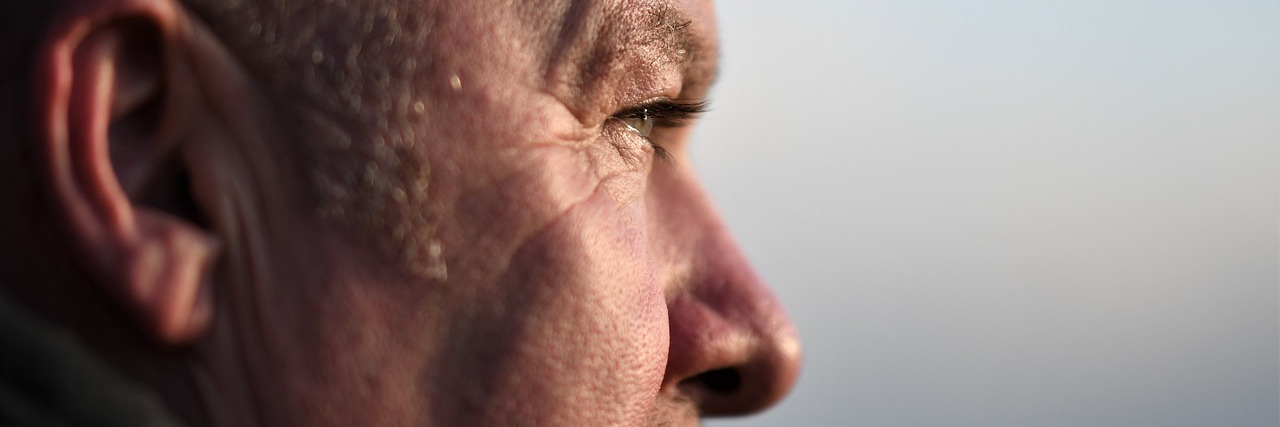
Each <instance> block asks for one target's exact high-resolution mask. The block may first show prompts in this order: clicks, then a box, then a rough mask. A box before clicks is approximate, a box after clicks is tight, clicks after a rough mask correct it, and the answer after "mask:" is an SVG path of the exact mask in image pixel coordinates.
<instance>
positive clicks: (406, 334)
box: [14, 0, 799, 426]
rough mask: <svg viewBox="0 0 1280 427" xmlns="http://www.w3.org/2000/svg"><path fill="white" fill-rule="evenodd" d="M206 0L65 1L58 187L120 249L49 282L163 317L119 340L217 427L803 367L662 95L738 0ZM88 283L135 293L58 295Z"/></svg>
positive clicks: (657, 414) (569, 403)
mask: <svg viewBox="0 0 1280 427" xmlns="http://www.w3.org/2000/svg"><path fill="white" fill-rule="evenodd" d="M194 3H195V4H194V5H193V8H194V10H197V11H198V13H199V15H193V14H191V13H190V12H188V11H187V9H185V8H183V7H181V6H179V5H176V4H174V3H172V2H170V1H168V0H105V1H99V2H71V3H69V4H70V5H71V6H68V10H71V11H70V12H65V13H63V14H62V15H60V16H61V18H60V19H61V21H59V22H61V24H55V25H54V30H53V31H52V32H51V33H52V34H54V35H55V36H54V37H51V39H52V41H50V42H48V43H47V46H50V47H49V48H48V49H47V51H48V52H47V53H46V54H45V55H44V56H42V58H44V59H42V60H41V61H39V63H40V64H43V65H42V66H45V67H46V68H48V69H49V70H53V71H62V70H65V71H66V72H65V73H59V72H52V73H48V74H45V75H46V76H52V77H45V78H44V80H42V84H41V85H39V87H41V88H47V91H44V92H42V91H39V90H38V91H37V95H42V96H44V98H41V99H51V100H53V101H50V102H46V103H40V104H39V106H40V107H39V108H38V109H37V111H38V112H39V118H40V121H39V122H40V123H42V124H44V125H43V126H44V128H43V129H45V130H46V131H45V132H43V133H41V134H40V135H42V138H43V139H41V140H40V143H41V144H44V146H48V147H50V148H49V149H48V152H49V153H50V154H49V155H48V156H46V157H47V158H48V159H52V160H49V161H48V162H46V163H40V164H41V165H45V167H46V168H47V169H48V170H49V172H48V174H49V176H50V177H51V178H50V180H49V181H50V182H52V183H54V184H52V185H50V186H49V188H47V189H42V190H40V191H46V192H48V193H49V197H50V198H51V199H52V200H54V201H55V203H53V206H54V208H55V209H62V210H64V211H68V212H71V214H68V215H65V217H66V218H69V219H64V220H57V221H55V222H56V224H55V226H56V227H55V228H57V229H58V230H59V231H57V233H60V235H62V236H64V237H63V238H62V240H65V241H68V242H71V243H70V244H71V245H78V246H77V247H80V246H83V247H87V248H89V250H84V251H80V252H77V253H82V255H79V257H80V259H82V261H83V262H82V263H81V264H83V265H86V266H89V267H85V268H84V270H85V273H84V274H83V275H82V276H80V277H78V278H77V279H74V280H72V279H67V280H66V282H68V283H66V284H63V285H59V286H61V288H58V287H54V288H49V289H48V290H39V289H34V288H35V287H33V288H32V289H26V290H21V291H19V292H18V293H20V294H22V295H25V296H26V297H24V298H25V299H27V300H30V301H37V302H34V303H32V305H35V306H39V307H43V308H42V309H41V310H42V311H43V312H45V313H46V314H48V315H49V316H50V317H51V318H54V319H57V320H58V321H59V322H61V323H64V324H71V327H72V328H73V329H75V330H77V331H79V333H80V334H81V335H93V334H96V333H97V332H96V331H95V330H94V328H110V329H112V330H117V331H134V330H141V331H142V334H141V335H143V336H146V337H149V338H148V339H146V340H140V339H134V340H131V341H128V342H126V343H119V342H115V341H112V340H110V339H90V341H91V342H90V345H91V346H93V347H94V348H95V349H97V350H98V351H99V352H101V353H103V354H104V355H105V356H104V357H106V358H108V359H109V360H111V361H112V363H114V364H115V365H117V366H119V367H120V369H122V370H124V371H126V372H128V373H130V374H131V375H132V376H134V377H135V378H139V379H140V381H143V382H146V383H148V384H151V385H152V386H154V387H157V388H159V389H161V390H162V395H163V396H165V399H166V400H167V401H168V403H169V404H170V405H171V407H172V408H174V410H175V412H178V413H179V415H180V416H182V417H183V418H184V419H186V420H187V421H188V422H190V423H191V424H192V425H228V424H229V425H628V426H645V425H696V424H697V422H698V421H697V419H698V417H699V416H701V415H722V414H743V413H751V412H755V411H759V410H762V409H764V408H766V407H768V406H769V405H771V404H773V403H774V402H776V401H777V400H779V399H780V398H781V397H782V396H783V395H784V394H785V393H786V392H787V391H788V390H789V388H790V386H791V384H792V383H793V381H794V379H795V376H796V374H797V370H798V363H799V344H798V341H797V339H796V335H795V332H794V330H793V329H792V326H791V324H790V322H789V321H788V320H787V318H786V315H785V314H784V313H783V310H782V309H781V307H780V305H779V304H778V302H777V301H776V299H775V298H774V297H773V296H772V294H771V292H770V291H769V290H768V289H767V287H766V286H765V284H764V283H762V281H761V280H760V278H759V277H758V276H757V275H756V274H755V273H754V271H753V270H752V269H751V267H750V266H749V264H748V263H747V261H746V259H745V257H744V256H743V254H742V253H741V252H740V250H739V249H738V248H737V246H736V244H735V243H734V242H733V240H732V238H731V236H730V235H729V233H728V230H727V229H726V227H725V226H724V224H723V223H722V222H721V220H720V219H719V216H718V214H717V213H716V212H715V209H714V207H713V206H712V204H711V202H710V200H709V198H708V197H707V196H706V194H705V193H704V192H703V190H702V189H701V188H700V186H699V184H698V181H697V178H696V176H695V174H694V171H693V170H692V168H691V162H690V161H689V157H688V146H687V143H688V138H689V133H690V128H689V127H688V126H687V124H685V123H677V122H679V121H680V120H675V119H679V118H681V117H676V118H675V119H671V120H664V117H662V116H661V115H662V114H673V113H670V112H669V111H670V110H664V108H668V109H670V108H672V107H671V105H678V103H696V102H699V101H702V100H704V99H705V98H706V96H707V91H708V89H709V86H710V84H711V81H712V80H713V78H714V76H715V72H716V71H715V69H716V66H715V59H716V57H715V52H716V46H717V39H716V28H715V20H714V11H713V9H712V5H711V3H710V2H709V1H703V0H671V1H666V0H653V1H650V0H621V1H558V0H539V1H522V2H511V1H499V0H474V1H456V2H448V1H441V2H424V3H419V2H415V1H407V0H406V1H403V2H387V3H377V5H379V6H369V4H373V3H369V4H365V5H364V6H353V7H355V8H356V9H358V10H355V9H353V10H352V13H350V14H345V13H342V11H341V9H326V8H340V7H342V6H341V5H340V4H342V3H344V2H334V3H327V2H308V3H306V4H307V6H297V5H294V3H298V2H262V3H260V4H259V5H258V6H255V7H256V8H255V7H250V6H238V8H227V9H222V8H221V7H222V6H218V5H217V4H215V3H208V2H202V1H198V2H194ZM346 3H350V4H356V2H354V0H348V2H346ZM325 4H328V5H327V6H326V5H325ZM233 9H234V10H233ZM285 12H291V13H292V15H286V14H285ZM235 13H241V14H263V15H264V16H275V17H276V18H263V17H259V18H261V19H257V20H251V21H246V22H253V23H254V24H253V25H258V27H257V28H256V30H255V29H252V28H249V29H240V30H236V29H237V28H240V27H236V26H235V25H234V24H231V22H233V21H234V20H233V19H231V18H230V17H233V16H236V15H234V14H235ZM198 16H204V17H205V19H207V20H209V21H210V22H211V23H212V24H211V26H209V27H206V26H205V24H204V23H203V21H204V19H201V18H198ZM282 16H292V18H289V19H285V18H283V17H282ZM367 16H373V17H374V18H371V19H369V20H367V19H366V17H367ZM104 17H105V18H104ZM121 17H123V18H121ZM219 17H222V19H219ZM378 17H381V18H378ZM290 19H305V20H308V21H309V22H313V24H314V25H313V26H307V27H300V26H290V25H287V24H288V23H289V22H290V21H289V20H290ZM344 20H348V21H355V22H354V24H353V25H351V26H344V25H338V24H339V23H343V22H346V21H344ZM366 21H367V22H369V25H368V26H365V25H364V24H363V23H364V22H366ZM409 22H412V23H415V24H413V28H407V29H405V31H402V32H390V31H387V32H382V31H383V30H382V29H384V27H386V26H392V25H409V24H407V23H409ZM81 27H83V28H84V30H83V31H79V30H76V29H77V28H81ZM139 27H141V28H142V29H144V31H141V32H139V31H138V28H139ZM299 28H305V31H303V30H300V29H299ZM353 28H355V29H357V30H354V32H355V33H356V34H354V35H353V34H349V33H348V32H351V31H353V30H352V29H353ZM60 29H61V30H60ZM289 29H293V30H295V31H300V32H299V33H296V34H292V33H291V34H288V35H286V34H285V33H284V31H286V30H289ZM233 30H235V31H243V32H242V33H233ZM374 33H376V34H377V35H381V36H383V37H382V38H380V39H379V38H376V37H373V38H371V36H370V34H374ZM139 34H142V35H141V36H140V35H139ZM146 34H152V35H154V37H156V38H157V39H158V40H161V42H160V43H158V45H157V46H156V47H155V48H154V51H152V52H143V53H142V54H121V53H119V52H124V51H122V50H120V49H119V48H118V47H119V46H135V45H137V44H136V42H138V41H139V40H144V39H147V37H148V36H146ZM269 34H274V35H273V36H271V37H272V38H276V39H286V40H285V41H281V42H280V43H278V44H273V43H265V44H259V43H256V42H257V41H259V40H264V38H267V37H268V36H267V35H269ZM390 35H395V36H397V37H404V38H405V40H403V41H402V42H393V41H389V40H387V39H386V37H387V36H390ZM290 40H292V41H290ZM370 40H373V41H370ZM301 41H309V42H307V43H303V42H301ZM264 46H265V47H264ZM255 47H256V50H255ZM60 52H70V54H67V55H63V54H61V53H60ZM351 52H356V53H355V54H352V53H351ZM126 53H127V52H126ZM150 57H158V58H161V59H160V60H159V61H157V62H155V63H153V62H150V61H147V60H140V59H139V58H143V59H145V58H150ZM59 58H80V59H78V60H66V61H63V60H60V59H59ZM281 63H283V65H280V64H281ZM272 64H276V65H277V66H275V67H273V66H272ZM408 64H412V66H410V65H408ZM120 70H125V71H120ZM128 70H134V71H128ZM308 70H309V71H308ZM86 76H108V78H88V77H86ZM85 88H88V89H89V90H81V89H85ZM334 88H336V89H334ZM329 89H334V90H329ZM129 94H136V95H129ZM125 95H128V96H125ZM58 100H66V102H61V101H58ZM290 100H293V101H295V102H292V103H290V102H288V101H290ZM299 100H302V101H299ZM149 102H152V103H156V102H158V103H161V105H163V106H164V107H165V108H162V109H161V111H163V113H161V114H158V115H147V114H135V113H137V112H139V111H147V110H146V108H147V107H146V106H147V105H149V104H148V103H149ZM673 103H675V104H673ZM61 105H69V106H70V107H68V108H67V109H60V108H59V106H61ZM95 106H96V107H95ZM102 106H114V107H112V108H106V107H102ZM81 107H83V108H81ZM78 111H79V112H78ZM113 111H114V112H113ZM636 111H641V112H644V113H643V114H650V113H649V112H650V111H651V112H652V114H654V118H656V119H657V122H656V123H654V124H655V125H656V126H655V128H654V129H653V131H652V133H649V134H648V135H647V136H644V135H641V134H640V132H637V131H635V128H634V126H632V127H628V126H629V125H628V123H637V122H635V121H634V120H638V119H637V117H635V114H636V113H635V112H636ZM77 112H78V113H77ZM624 112H630V113H625V114H624ZM643 118H644V117H640V118H639V119H643ZM624 119H625V120H624ZM628 120H631V121H628ZM124 129H141V131H137V132H114V133H113V132H112V131H111V130H124ZM304 142H305V143H309V144H310V145H308V146H306V147H301V146H299V145H298V144H300V143H304ZM80 147H90V148H93V149H92V150H81V148H80ZM94 147H96V148H94ZM655 147H661V149H662V151H665V152H666V153H668V154H669V156H670V158H669V159H668V160H663V159H661V158H659V157H657V155H656V153H657V151H658V149H657V148H655ZM60 153H61V154H60ZM102 153H115V154H110V155H108V154H102ZM152 153H160V154H152ZM63 158H66V159H71V160H67V161H65V162H64V161H61V160H58V159H63ZM75 159H85V160H84V161H75ZM67 165H69V166H67ZM80 165H83V166H80ZM82 169H83V171H82ZM179 176H181V177H185V178H183V179H186V180H189V181H183V180H179V179H176V178H177V177H179ZM86 177H88V178H86ZM127 177H138V178H127ZM173 182H189V185H188V186H185V187H184V188H168V190H166V191H159V192H153V191H152V190H149V189H152V188H165V187H164V186H165V185H170V186H172V183H173ZM84 183H89V184H84ZM166 183H169V184H166ZM157 186H160V187H157ZM117 189H118V191H117ZM155 194H167V195H168V196H166V197H152V196H153V195H155ZM84 195H88V196H84ZM184 198H189V199H190V200H185V201H184ZM94 200H105V201H106V202H102V203H98V202H94ZM186 202H189V203H186ZM187 204H189V205H190V207H191V209H190V210H186V209H179V208H178V207H181V206H186V205H187ZM104 206H105V207H104ZM103 212H106V213H103ZM62 217H63V216H59V218H62ZM119 218H124V220H120V219H119ZM120 224H140V225H139V226H137V227H123V226H121V225H120ZM148 227H150V228H148ZM143 229H160V230H172V231H169V232H166V233H168V234H163V235H162V236H161V237H149V236H152V234H146V233H143V232H140V231H137V230H143ZM98 236H108V237H106V238H102V237H98ZM111 236H124V237H120V238H118V239H116V238H115V237H111ZM173 236H177V237H176V238H175V237H173ZM27 237H28V238H30V239H33V240H34V239H35V238H34V237H30V236H27ZM166 239H168V240H166ZM102 242H106V243H102ZM135 242H143V243H146V242H157V243H154V245H153V246H154V247H156V248H158V249H155V250H154V251H151V252H146V251H140V250H136V248H137V247H140V246H139V245H141V243H137V244H135ZM165 242H179V243H181V244H180V245H179V244H177V243H171V244H169V245H170V246H164V245H165V244H166V243H165ZM143 253H153V254H158V255H147V256H143V255H139V254H143ZM148 257H150V258H148ZM117 265H132V266H134V267H132V268H133V270H130V271H143V272H146V271H151V270H150V269H154V268H156V267H157V266H172V269H174V271H185V272H189V273H188V274H186V275H184V276H181V278H180V279H173V280H159V279H149V278H148V277H150V276H147V275H145V274H144V275H138V274H124V273H118V272H117V271H116V270H117V268H116V267H115V266H117ZM42 274H47V272H39V271H36V270H31V271H24V272H23V273H21V274H18V273H15V274H14V276H15V277H40V276H41V275H42ZM101 277H105V278H108V279H98V278H101ZM45 279H48V277H45ZM72 282H86V283H92V286H94V287H95V289H96V288H101V289H105V292H106V293H107V294H110V295H114V296H113V298H114V299H113V301H116V304H118V305H119V306H120V307H122V308H123V309H124V310H123V311H125V312H129V313H132V314H131V317H129V318H128V319H127V320H126V319H117V318H115V317H113V316H112V315H111V314H110V313H107V312H103V313H101V314H97V315H94V314H83V311H77V314H74V315H72V314H68V313H69V312H70V311H73V310H69V309H65V308H63V309H59V308H58V304H57V302H58V301H62V300H60V299H59V297H58V295H60V293H62V292H65V291H67V290H69V289H77V288H76V287H75V286H77V285H76V284H74V283H72ZM81 286H87V285H81ZM156 295H177V296H178V297H172V298H159V297H156ZM38 301H44V302H38ZM64 302H65V301H64ZM77 304H79V305H83V306H89V305H92V304H94V302H93V301H92V300H85V301H81V302H79V303H77ZM79 308H83V307H79ZM156 313H159V314H156ZM85 316H88V317H85ZM102 319H111V320H110V321H101V320H102ZM139 325H141V327H139ZM157 325H161V326H157ZM163 325H180V326H163ZM166 328H167V329H166ZM100 336H101V335H100ZM108 336H109V334H108ZM129 360H145V361H148V362H145V363H144V362H129ZM156 361H160V362H156Z"/></svg>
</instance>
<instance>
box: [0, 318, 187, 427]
mask: <svg viewBox="0 0 1280 427" xmlns="http://www.w3.org/2000/svg"><path fill="white" fill-rule="evenodd" d="M180 425H181V424H180V423H179V422H178V421H177V418H176V417H174V416H173V415H172V414H170V413H169V412H168V410H166V409H165V407H164V405H163V403H162V402H161V400H160V398H159V397H158V396H157V395H156V394H155V393H154V392H152V391H151V390H148V389H146V388H144V387H142V386H140V385H138V384H136V383H134V382H133V381H130V380H129V379H128V378H125V377H124V376H122V375H120V374H119V373H117V372H115V371H114V370H112V369H111V368H110V367H108V366H107V365H106V364H105V363H104V362H103V361H101V360H99V359H98V358H97V357H95V356H94V355H93V354H92V353H91V352H89V351H88V350H87V349H85V348H84V347H83V346H82V345H81V344H80V343H79V342H78V341H77V340H76V338H75V337H74V336H72V335H71V334H70V333H68V332H66V331H63V330H61V329H59V328H57V327H56V326H54V325H52V324H49V323H48V322H45V321H43V320H41V319H39V318H37V317H36V316H35V315H34V314H32V313H31V312H29V311H27V310H26V309H24V308H22V307H19V306H17V305H16V304H14V303H12V302H10V301H8V300H7V299H6V298H5V296H4V295H3V294H0V426H5V427H8V426H15V427H17V426H106V427H116V426H119V427H160V426H166V427H168V426H175V427H176V426H180Z"/></svg>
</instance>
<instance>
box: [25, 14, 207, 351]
mask: <svg viewBox="0 0 1280 427" xmlns="http://www.w3.org/2000/svg"><path fill="white" fill-rule="evenodd" d="M182 13H183V12H182V11H181V10H180V9H179V8H178V7H177V6H176V5H174V4H173V3H172V2H171V1H170V0H100V1H68V2H67V5H66V6H65V7H64V8H63V9H62V10H61V11H60V12H59V14H58V16H57V18H55V20H54V22H53V24H52V26H51V27H50V31H49V32H48V33H46V36H45V38H44V40H43V44H42V46H41V48H40V55H39V59H38V62H37V64H36V67H37V68H36V75H35V79H34V81H35V82H36V85H35V87H34V88H33V93H32V99H33V101H34V104H35V105H33V108H34V112H35V117H36V119H37V122H36V123H35V125H36V126H37V127H38V130H39V132H38V133H37V135H39V140H38V143H39V147H40V150H39V151H40V153H41V154H42V155H41V156H40V161H39V164H38V167H39V169H40V170H41V172H42V173H43V178H44V182H45V184H46V187H45V189H44V191H45V194H46V196H47V197H46V199H47V200H48V201H49V202H51V203H50V204H51V205H52V206H51V208H52V209H53V210H54V211H55V212H57V213H58V215H57V218H56V219H55V220H56V221H57V223H58V224H59V225H60V226H61V228H62V229H63V231H64V235H65V237H66V240H67V241H68V242H69V244H70V246H72V247H73V249H74V250H73V253H72V254H70V255H72V256H75V257H77V259H78V260H80V261H82V262H81V264H82V265H83V266H84V268H86V269H87V271H88V273H89V275H90V276H91V277H92V278H93V280H94V281H95V284H97V285H99V286H103V287H105V290H106V291H107V293H108V294H110V295H112V296H113V297H115V299H116V303H118V304H119V305H121V306H122V307H123V308H124V310H125V311H127V312H129V313H130V314H131V315H132V316H133V318H134V319H135V320H137V321H138V322H139V325H140V327H141V329H142V330H143V331H144V332H146V333H147V334H148V335H150V336H152V337H154V338H156V339H157V340H158V341H160V342H161V343H164V344H168V345H180V344H184V343H187V342H190V341H192V340H194V339H196V338H198V337H199V336H201V335H202V334H203V333H204V331H205V330H206V329H207V328H208V327H209V324H210V322H211V318H212V314H213V301H212V295H213V292H212V289H211V286H210V284H209V282H210V279H209V275H210V271H211V267H212V266H213V264H214V263H215V261H216V259H217V257H218V254H219V252H220V250H219V246H220V243H219V239H218V237H217V235H216V234H214V233H213V232H212V231H211V230H210V228H209V226H208V224H207V222H206V221H205V219H204V218H205V217H204V214H203V213H202V211H204V210H203V209H202V208H201V206H200V204H199V203H198V200H197V197H195V196H194V194H195V193H194V190H193V182H192V177H191V173H190V172H191V170H192V168H191V167H190V166H191V164H192V163H191V162H192V160H194V159H193V158H192V157H193V156H191V155H190V152H191V148H190V147H188V145H189V144H187V142H188V141H189V140H190V138H188V137H187V135H188V133H189V131H190V129H189V128H190V124H189V123H190V120H191V117H192V116H193V115H195V114H198V113H199V111H197V110H199V108H198V103H197V102H194V100H193V98H194V95H193V94H194V93H195V92H194V90H193V88H192V87H190V85H191V83H190V81H191V79H189V78H187V76H188V75H189V74H190V72H189V66H188V65H187V64H186V63H185V62H184V60H183V55H181V50H180V49H181V43H182V38H183V37H184V32H183V26H182V25H181V24H182V22H183V21H182V20H183V19H184V17H183V15H182Z"/></svg>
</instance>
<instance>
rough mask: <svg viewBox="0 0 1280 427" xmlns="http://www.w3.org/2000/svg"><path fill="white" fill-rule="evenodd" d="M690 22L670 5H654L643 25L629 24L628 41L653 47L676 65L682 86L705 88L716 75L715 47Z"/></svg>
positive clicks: (712, 81)
mask: <svg viewBox="0 0 1280 427" xmlns="http://www.w3.org/2000/svg"><path fill="white" fill-rule="evenodd" d="M693 24H694V22H693V20H692V19H690V18H689V17H688V16H687V15H685V14H684V13H683V12H681V11H680V10H678V9H676V8H674V7H671V6H669V5H664V6H659V7H655V8H653V9H651V10H649V11H648V16H647V17H646V22H644V23H643V25H637V26H635V27H633V29H632V35H631V40H634V41H636V42H637V43H639V44H641V45H646V46H651V47H654V48H656V49H657V50H658V52H660V53H661V55H662V56H663V57H664V59H665V60H666V61H669V62H671V63H675V64H679V65H680V66H681V68H683V71H684V74H685V77H684V79H685V82H684V85H685V86H686V87H708V86H711V85H712V84H713V83H714V82H715V79H716V77H717V75H718V70H717V62H718V61H717V59H718V58H717V52H716V46H714V45H713V44H712V43H711V41H710V39H708V38H707V37H706V35H704V34H702V33H700V32H699V31H698V28H695V26H694V25H693Z"/></svg>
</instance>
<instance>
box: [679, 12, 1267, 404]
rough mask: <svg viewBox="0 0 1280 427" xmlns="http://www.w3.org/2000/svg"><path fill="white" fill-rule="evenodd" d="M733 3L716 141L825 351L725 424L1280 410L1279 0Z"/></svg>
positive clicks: (718, 157)
mask: <svg viewBox="0 0 1280 427" xmlns="http://www.w3.org/2000/svg"><path fill="white" fill-rule="evenodd" d="M719 15H720V20H721V34H722V37H723V39H724V41H723V43H724V46H723V52H722V60H723V64H722V68H723V70H722V72H721V79H720V82H719V84H718V86H717V88H716V90H715V92H714V94H713V95H714V100H713V101H714V102H713V105H712V107H713V108H714V111H713V113H711V114H710V115H708V116H707V117H706V119H705V120H703V121H702V122H701V124H700V125H699V129H698V131H697V133H696V136H695V140H694V144H695V145H694V148H693V151H694V161H695V164H694V165H690V166H691V167H696V168H697V169H698V170H699V171H700V172H701V174H702V176H703V178H704V180H705V182H706V185H707V188H708V190H709V191H710V192H711V194H712V196H713V197H714V198H715V199H716V201H717V202H718V203H719V205H720V208H721V210H722V212H723V213H724V214H725V217H726V219H727V221H728V222H729V224H730V226H731V228H732V229H733V230H734V231H735V233H736V234H737V236H738V238H739V240H740V241H741V242H742V244H743V246H744V249H745V251H746V252H747V254H748V256H749V257H750V258H751V259H752V260H753V261H754V262H755V264H756V267H757V269H758V270H759V271H760V273H761V274H762V275H763V276H764V277H765V278H766V279H767V280H769V281H770V282H771V284H772V285H773V287H774V288H775V290H776V291H777V292H778V294H779V295H780V297H781V299H782V300H783V302H784V303H785V304H786V305H787V306H788V307H789V309H790V312H791V314H792V317H793V318H794V319H795V321H796V324H797V325H798V327H799V328H800V332H801V336H802V338H803V339H804V340H805V353H806V357H805V359H806V366H805V369H804V372H803V373H802V375H801V379H800V382H799V383H798V385H797V388H796V389H795V391H794V392H793V393H792V395H791V396H790V397H789V398H788V399H787V400H786V401H785V402H783V404H781V405H780V406H778V407H776V408H775V409H774V410H772V411H770V412H768V413H766V414H764V415H762V416H759V417H756V418H749V419H746V420H743V421H733V422H711V423H708V425H709V426H722V427H731V426H975V427H976V426H982V427H991V426H1019V427H1025V426H1063V427H1068V426H1070V427H1077V426H1090V427H1107V426H1115V427H1144V426H1151V427H1180V426H1185V427H1202V426H1233V427H1253V426H1257V427H1276V426H1277V425H1280V309H1278V308H1277V307H1278V305H1280V1H1275V0H1271V1H1234V0H1227V1H1180V0H1172V1H1169V0H1166V1H1061V0H1054V1H1044V0H1017V1H1015V0H1010V1H941V0H933V1H901V0H879V1H863V0H842V1H809V2H800V1H796V2H783V1H763V0H759V1H746V0H723V1H721V2H720V4H719Z"/></svg>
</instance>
